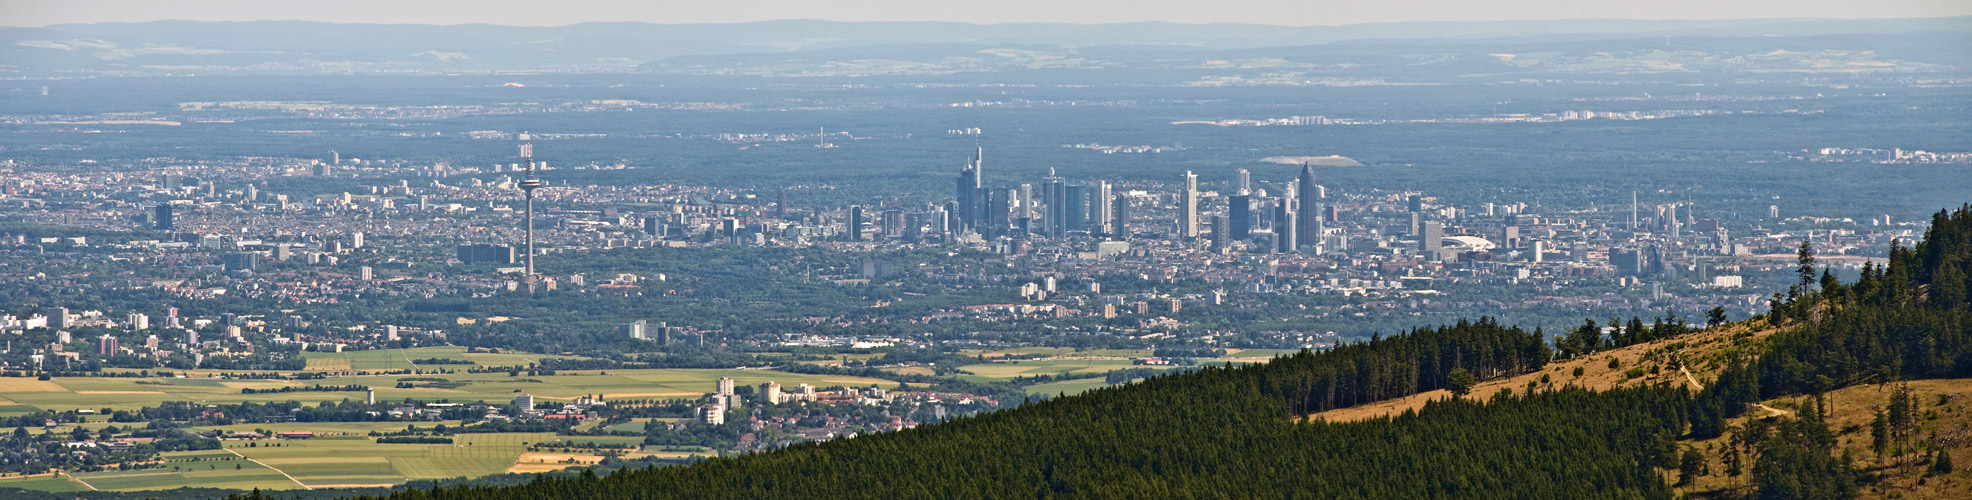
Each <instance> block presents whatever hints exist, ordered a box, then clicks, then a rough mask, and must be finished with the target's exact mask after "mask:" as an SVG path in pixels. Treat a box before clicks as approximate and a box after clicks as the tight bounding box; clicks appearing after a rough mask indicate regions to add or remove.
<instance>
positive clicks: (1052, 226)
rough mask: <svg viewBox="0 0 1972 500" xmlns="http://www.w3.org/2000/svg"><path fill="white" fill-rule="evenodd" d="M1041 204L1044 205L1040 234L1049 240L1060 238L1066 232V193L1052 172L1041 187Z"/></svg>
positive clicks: (1058, 178)
mask: <svg viewBox="0 0 1972 500" xmlns="http://www.w3.org/2000/svg"><path fill="white" fill-rule="evenodd" d="M1041 198H1042V199H1043V201H1042V202H1041V203H1042V204H1043V205H1046V208H1045V209H1044V210H1045V213H1044V215H1043V216H1042V217H1041V234H1043V235H1046V236H1047V237H1049V238H1060V237H1061V236H1062V234H1064V233H1066V232H1067V231H1068V193H1067V192H1066V186H1064V185H1063V184H1062V183H1061V178H1060V177H1055V176H1054V174H1053V172H1050V173H1049V174H1048V178H1047V182H1046V183H1044V184H1042V185H1041Z"/></svg>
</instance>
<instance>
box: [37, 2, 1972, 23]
mask: <svg viewBox="0 0 1972 500" xmlns="http://www.w3.org/2000/svg"><path fill="white" fill-rule="evenodd" d="M1964 15H1972V5H1967V4H1966V3H1965V2H1959V1H1953V0H1886V1H1875V2H1853V1H1841V0H1805V1H1784V0H1754V1H1733V2H1716V1H1703V0H1670V1H1657V2H1580V1H1569V0H1511V1H1503V2H1463V1H1456V0H1395V1H1384V2H1348V1H1335V0H1320V1H1283V0H1223V1H1213V2H1197V1H1171V0H1156V1H1130V0H1071V1H1040V0H1009V1H1003V2H992V3H950V2H922V1H909V0H877V1H800V0H738V1H731V2H717V3H707V2H680V1H662V2H640V1H626V0H602V1H597V0H580V1H567V2H538V1H515V0H491V1H458V0H440V1H425V2H393V1H386V0H358V1H334V2H328V1H299V2H265V1H254V0H189V1H170V2H121V1H115V0H15V1H11V2H7V4H6V5H5V6H0V25H7V26H43V25H49V24H64V23H94V22H146V21H164V20H185V21H319V22H333V23H385V24H443V25H452V24H481V23H483V24H498V25H507V26H561V25H568V24H576V23H585V22H645V23H657V24H691V23H738V22H753V21H774V20H787V19H815V20H830V21H852V22H874V21H884V22H911V21H943V22H964V23H1075V24H1099V23H1118V22H1142V21H1161V22H1175V23H1251V24H1278V25H1288V26H1323V25H1326V26H1332V25H1340V24H1359V23H1397V22H1420V21H1431V22H1480V21H1529V20H1566V19H1643V20H1671V19H1682V20H1694V19H1708V20H1718V19H1775V18H1782V19H1785V18H1829V19H1885V18H1912V17H1945V16H1964Z"/></svg>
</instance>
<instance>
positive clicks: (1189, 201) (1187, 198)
mask: <svg viewBox="0 0 1972 500" xmlns="http://www.w3.org/2000/svg"><path fill="white" fill-rule="evenodd" d="M1178 196H1179V198H1180V200H1179V206H1178V236H1180V237H1183V238H1184V239H1187V240H1191V239H1197V238H1198V175H1197V174H1193V173H1191V171H1190V170H1186V171H1185V185H1184V191H1183V192H1181V193H1179V195H1178Z"/></svg>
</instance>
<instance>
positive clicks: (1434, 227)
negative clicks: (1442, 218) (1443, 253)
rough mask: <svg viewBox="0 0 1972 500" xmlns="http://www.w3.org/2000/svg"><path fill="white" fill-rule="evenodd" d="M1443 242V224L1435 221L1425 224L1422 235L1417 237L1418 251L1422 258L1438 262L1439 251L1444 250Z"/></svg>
mask: <svg viewBox="0 0 1972 500" xmlns="http://www.w3.org/2000/svg"><path fill="white" fill-rule="evenodd" d="M1444 240H1445V224H1444V223H1442V222H1437V221H1432V222H1426V223H1424V232H1423V234H1420V235H1418V240H1417V246H1418V250H1419V251H1420V253H1423V254H1424V258H1426V259H1430V260H1438V259H1439V258H1440V257H1439V255H1438V254H1439V253H1440V252H1439V251H1440V250H1442V249H1443V248H1444V247H1443V245H1444Z"/></svg>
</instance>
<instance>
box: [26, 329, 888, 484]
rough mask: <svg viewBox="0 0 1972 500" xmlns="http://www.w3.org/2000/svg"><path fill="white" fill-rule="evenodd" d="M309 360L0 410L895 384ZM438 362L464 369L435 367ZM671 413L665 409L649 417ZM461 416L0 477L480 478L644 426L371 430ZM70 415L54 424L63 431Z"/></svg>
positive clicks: (64, 381) (478, 357)
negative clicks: (312, 375) (277, 376)
mask: <svg viewBox="0 0 1972 500" xmlns="http://www.w3.org/2000/svg"><path fill="white" fill-rule="evenodd" d="M307 358H308V362H309V368H310V370H309V371H324V372H330V373H349V374H348V375H335V376H331V377H328V378H324V379H320V380H258V379H222V378H211V377H212V376H213V375H214V372H212V371H191V372H187V373H184V374H183V375H185V376H186V378H164V377H155V376H153V377H146V378H137V377H132V378H107V377H56V378H54V379H52V380H36V379H32V378H0V415H18V414H24V413H28V412H32V411H37V410H44V409H45V410H55V411H66V410H91V411H96V412H100V411H102V410H104V409H108V410H111V411H115V410H136V409H140V408H143V407H147V406H158V405H159V404H160V403H163V402H167V401H182V402H192V403H203V404H213V403H241V402H262V403H265V402H280V401H302V402H307V403H317V402H330V401H341V400H343V399H351V400H361V399H363V398H365V397H366V396H367V395H366V394H365V393H364V392H362V391H338V392H314V391H298V392H285V393H271V394H242V393H241V390H242V389H276V388H281V387H305V386H312V385H329V386H341V385H349V384H359V385H366V386H369V387H371V388H373V389H375V390H376V393H377V400H378V401H379V402H385V401H398V400H405V399H415V400H418V401H425V402H454V403H471V402H482V401H483V402H487V403H493V404H501V405H504V404H508V403H510V402H511V401H512V400H513V398H514V396H516V395H518V394H520V393H523V392H525V393H528V394H532V395H534V396H535V397H536V399H537V400H538V401H542V402H553V401H558V400H559V401H566V400H572V399H574V398H577V397H580V396H584V395H600V396H601V397H602V398H603V399H604V400H611V399H695V398H698V397H699V396H702V395H704V394H706V393H709V392H712V391H713V390H714V389H715V386H716V385H717V382H718V380H719V378H721V377H731V378H733V379H734V380H735V382H736V383H738V384H741V385H758V384H761V383H765V382H769V381H771V382H777V383H780V384H781V385H782V386H783V387H788V388H790V389H791V388H793V387H794V386H795V385H797V384H809V385H813V386H815V387H816V388H818V389H820V388H829V387H835V386H848V387H868V386H872V385H874V386H880V387H896V386H897V383H896V382H894V381H890V380H884V379H877V378H867V377H850V376H840V375H804V374H794V373H786V372H779V371H772V370H738V369H644V370H581V371H561V372H558V373H556V374H554V375H533V376H530V375H528V374H527V373H526V372H524V371H523V372H521V373H519V374H515V375H508V373H507V372H498V373H464V372H465V371H466V370H465V369H466V368H468V367H470V366H473V365H451V364H446V365H430V366H421V365H415V364H414V361H415V360H419V359H428V358H443V359H468V360H472V361H474V362H475V363H478V364H480V365H498V366H512V365H525V364H527V363H530V362H534V360H538V359H540V358H541V355H536V354H526V353H500V354H493V353H467V352H465V349H463V348H449V347H448V348H419V349H402V350H399V349H390V350H377V351H358V352H343V353H308V356H307ZM406 368H409V369H415V370H423V371H425V373H421V374H415V375H404V374H395V375H374V374H372V375H356V374H354V373H356V372H362V371H376V370H388V369H406ZM435 369H445V370H450V371H456V372H458V373H431V372H432V371H433V370H435ZM408 378H419V379H441V380H443V381H444V383H442V384H439V385H440V386H441V387H414V388H402V389H400V388H397V387H396V386H397V384H398V383H400V382H411V383H415V384H420V385H423V384H431V383H432V382H430V381H428V380H412V381H400V380H398V379H408ZM107 420H108V417H107V416H106V415H101V414H97V415H94V416H90V417H89V423H88V424H84V425H83V427H89V428H96V427H101V426H102V425H103V424H104V423H105V422H106V421H107ZM651 420H652V419H642V420H638V421H633V422H631V423H629V424H619V425H617V426H614V427H613V428H612V429H615V430H630V431H636V430H641V429H642V428H643V426H644V425H645V424H647V423H649V422H650V421H651ZM657 420H668V419H657ZM460 423H461V422H459V421H457V420H450V421H417V422H288V423H240V424H234V425H225V426H210V427H204V428H203V429H214V430H221V431H227V432H236V431H249V430H265V431H270V432H284V431H312V432H315V433H316V435H317V436H318V437H316V438H313V439H304V440H284V439H264V440H252V441H244V440H227V441H224V446H225V448H224V449H222V450H206V451H194V452H172V453H164V454H162V458H163V459H164V461H165V462H164V464H163V467H161V468H153V469H143V470H130V471H114V470H113V471H103V472H86V473H80V474H75V475H73V476H68V475H62V476H47V475H44V476H30V477H18V476H16V477H0V487H19V488H26V489H33V490H39V491H50V492H64V491H86V490H90V489H100V490H157V489H173V488H179V487H186V486H199V487H215V488H233V489H243V490H244V489H253V488H260V489H263V490H281V489H310V488H334V487H367V486H382V485H394V484H400V483H403V482H405V481H410V480H417V479H441V478H453V477H479V476H485V475H490V474H499V473H505V472H541V471H547V470H557V469H561V468H566V467H573V466H578V465H583V464H592V463H595V462H596V461H598V460H601V458H602V457H601V456H600V455H591V454H588V452H584V451H563V450H541V451H530V450H529V449H528V447H529V445H530V444H537V443H551V442H555V441H558V440H560V441H562V442H565V443H611V444H641V443H642V438H640V437H635V436H625V437H586V436H585V437H567V436H564V437H557V436H555V435H553V434H550V433H485V434H460V435H457V436H454V439H455V442H454V443H452V444H379V443H376V442H375V441H374V440H373V438H370V437H369V436H368V434H369V433H370V432H371V431H395V430H402V429H403V428H404V427H405V426H407V425H413V424H415V425H418V426H419V427H431V426H433V425H437V424H445V425H448V426H458V425H460ZM73 427H75V425H73V424H65V425H61V426H57V427H55V428H54V430H55V431H56V432H67V431H68V430H70V429H71V428H73ZM714 454H715V453H714V452H712V451H711V450H705V449H651V450H635V449H633V450H632V451H631V452H630V453H627V454H625V455H624V456H625V457H626V458H635V457H642V456H659V457H665V458H686V457H691V456H711V455H714Z"/></svg>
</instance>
